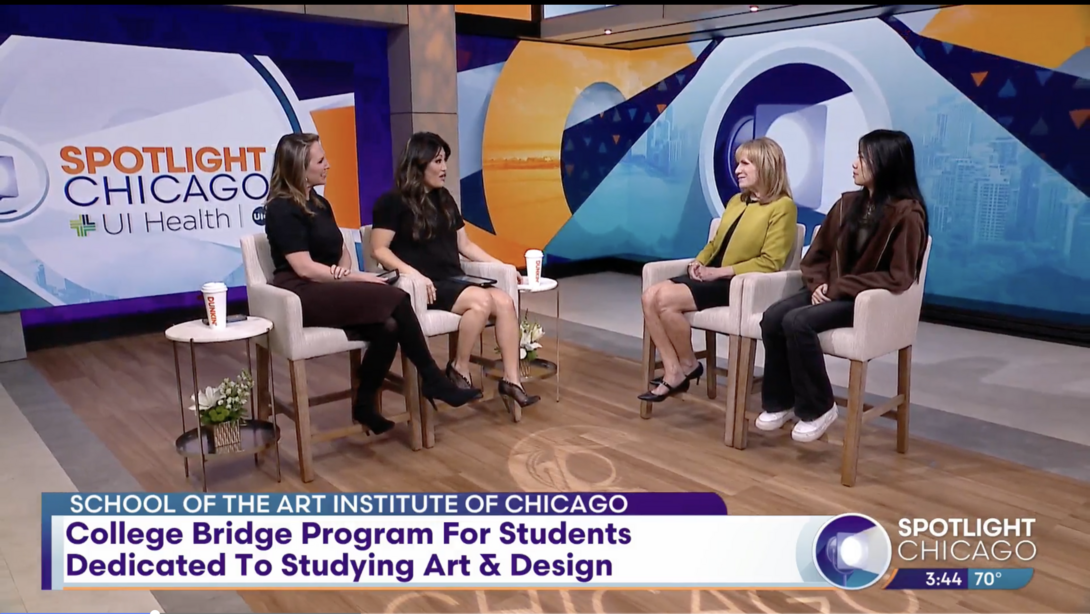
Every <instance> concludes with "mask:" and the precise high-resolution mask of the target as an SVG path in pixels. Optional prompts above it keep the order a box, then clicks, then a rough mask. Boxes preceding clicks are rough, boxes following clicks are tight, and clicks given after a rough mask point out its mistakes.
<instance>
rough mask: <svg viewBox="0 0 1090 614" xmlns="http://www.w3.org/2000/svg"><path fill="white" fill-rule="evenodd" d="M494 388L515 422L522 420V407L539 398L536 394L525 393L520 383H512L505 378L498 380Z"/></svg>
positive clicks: (535, 401) (531, 403)
mask: <svg viewBox="0 0 1090 614" xmlns="http://www.w3.org/2000/svg"><path fill="white" fill-rule="evenodd" d="M496 388H497V392H499V393H500V398H501V399H503V406H504V407H506V408H507V413H509V414H511V416H512V417H513V418H514V419H515V422H519V421H520V420H522V408H524V407H529V406H531V405H533V404H534V403H537V402H538V401H540V400H541V397H540V396H538V395H536V394H534V395H530V394H526V390H524V389H523V388H522V386H521V385H520V384H513V383H511V382H509V381H507V380H500V383H499V385H498V386H497V387H496Z"/></svg>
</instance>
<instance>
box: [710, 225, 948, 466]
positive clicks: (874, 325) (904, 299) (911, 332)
mask: <svg viewBox="0 0 1090 614" xmlns="http://www.w3.org/2000/svg"><path fill="white" fill-rule="evenodd" d="M814 233H815V234H817V229H815V230H814ZM930 257H931V238H930V237H928V239H927V247H926V249H925V251H924V257H923V266H922V268H921V269H920V276H919V280H917V282H916V283H914V284H913V285H912V286H911V287H909V289H908V290H906V291H904V292H903V293H901V294H893V293H891V292H889V291H888V290H867V291H864V292H861V293H860V294H859V295H858V296H857V297H856V299H855V319H854V322H853V325H852V326H851V327H849V328H838V329H834V330H830V331H827V332H824V333H821V334H820V335H819V336H818V338H819V339H820V340H821V349H822V351H824V352H825V354H826V355H829V356H835V357H837V358H843V359H845V360H848V361H850V362H851V371H850V374H849V377H848V398H847V399H846V403H845V404H844V405H842V406H846V410H847V416H846V420H847V426H846V430H845V434H844V452H843V460H842V461H841V467H840V481H841V483H842V484H844V485H845V486H854V485H855V481H856V473H857V470H858V467H859V434H860V430H861V429H862V427H863V423H865V422H867V421H869V420H871V419H873V418H876V417H878V416H886V417H887V418H894V419H896V420H897V451H898V452H900V453H901V454H904V453H906V452H907V451H908V412H909V407H910V405H911V395H910V393H911V371H912V346H913V344H915V342H916V331H917V330H918V329H919V324H920V309H921V308H922V307H923V289H924V282H925V281H926V277H927V264H928V260H929V259H930ZM803 287H804V284H803V282H802V273H801V272H799V271H787V272H782V273H773V274H771V275H763V276H761V277H760V278H757V277H752V278H749V279H747V280H746V282H745V284H744V287H743V288H742V303H741V310H740V311H741V316H740V319H741V330H740V331H739V335H738V336H739V339H737V342H736V343H735V342H734V341H735V340H732V347H733V346H734V345H737V346H739V353H738V357H737V359H736V360H737V362H736V363H735V364H732V365H730V369H731V371H732V374H731V376H730V380H731V386H730V388H733V390H732V393H733V396H731V394H728V399H727V403H728V407H727V444H728V445H733V447H735V448H737V449H740V450H741V449H745V447H746V443H747V437H748V433H749V421H748V420H747V416H746V410H747V408H748V401H749V398H750V396H751V395H752V394H753V393H755V392H756V391H757V388H756V387H755V386H754V378H753V363H754V359H755V355H756V350H757V346H756V341H758V340H760V339H761V319H762V318H763V316H764V311H765V310H766V309H768V308H769V307H770V306H772V304H773V303H776V302H777V301H779V300H781V299H783V298H786V297H788V296H790V295H792V294H795V293H796V292H799V291H801V290H802V289H803ZM893 352H897V394H896V395H895V396H894V397H893V398H891V399H889V400H887V401H886V402H885V403H883V404H882V405H879V406H877V407H874V406H870V405H864V403H863V396H864V395H865V394H866V380H867V365H868V364H869V363H870V361H872V360H874V359H875V358H880V357H882V356H885V355H886V354H890V353H893ZM732 356H733V355H732ZM842 401H843V400H840V401H838V404H840V403H842Z"/></svg>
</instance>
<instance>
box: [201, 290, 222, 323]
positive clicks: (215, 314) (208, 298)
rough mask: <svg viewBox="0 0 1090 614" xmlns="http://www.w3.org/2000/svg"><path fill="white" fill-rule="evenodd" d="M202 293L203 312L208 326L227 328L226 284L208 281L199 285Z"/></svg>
mask: <svg viewBox="0 0 1090 614" xmlns="http://www.w3.org/2000/svg"><path fill="white" fill-rule="evenodd" d="M201 294H203V295H204V313H205V317H207V318H208V326H209V328H215V329H224V328H227V284H222V283H220V282H209V283H206V284H204V285H203V286H201Z"/></svg>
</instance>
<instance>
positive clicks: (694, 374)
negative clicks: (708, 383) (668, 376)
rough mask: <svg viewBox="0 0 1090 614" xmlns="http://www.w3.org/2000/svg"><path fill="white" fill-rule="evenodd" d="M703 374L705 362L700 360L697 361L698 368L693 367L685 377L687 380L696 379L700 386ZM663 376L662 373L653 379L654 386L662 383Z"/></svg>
mask: <svg viewBox="0 0 1090 614" xmlns="http://www.w3.org/2000/svg"><path fill="white" fill-rule="evenodd" d="M703 376H704V363H702V362H698V363H696V368H695V369H693V372H692V373H690V374H688V375H686V376H685V379H687V380H696V385H697V386H699V385H700V378H701V377H703ZM662 378H663V376H661V375H660V376H658V377H656V378H655V379H653V380H651V385H652V386H658V385H659V384H661V383H662Z"/></svg>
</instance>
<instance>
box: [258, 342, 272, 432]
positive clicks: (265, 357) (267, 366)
mask: <svg viewBox="0 0 1090 614" xmlns="http://www.w3.org/2000/svg"><path fill="white" fill-rule="evenodd" d="M271 372H272V352H270V351H269V348H267V347H264V346H262V345H258V346H257V377H256V378H255V381H254V388H256V389H257V390H256V392H257V419H258V420H268V419H269V417H270V416H272V396H271V393H270V391H269V374H270V373H271Z"/></svg>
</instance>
